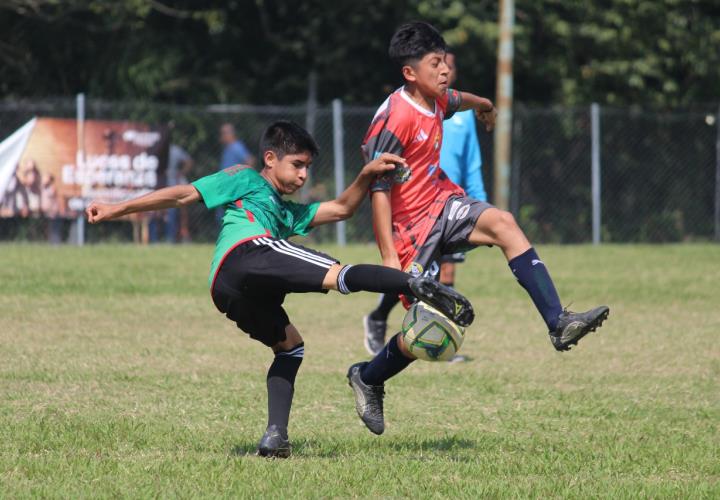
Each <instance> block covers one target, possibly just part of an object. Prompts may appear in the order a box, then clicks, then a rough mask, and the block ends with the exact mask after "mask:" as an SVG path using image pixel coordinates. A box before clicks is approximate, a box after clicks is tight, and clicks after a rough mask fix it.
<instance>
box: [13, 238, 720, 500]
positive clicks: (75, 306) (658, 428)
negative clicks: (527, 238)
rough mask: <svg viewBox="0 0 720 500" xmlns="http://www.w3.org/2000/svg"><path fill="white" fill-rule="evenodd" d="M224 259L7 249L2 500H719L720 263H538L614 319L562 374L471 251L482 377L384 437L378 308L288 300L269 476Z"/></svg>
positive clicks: (574, 251)
mask: <svg viewBox="0 0 720 500" xmlns="http://www.w3.org/2000/svg"><path fill="white" fill-rule="evenodd" d="M326 250H328V251H330V252H332V253H334V254H335V255H337V256H338V257H340V258H342V259H343V260H346V261H354V262H359V261H369V262H374V261H376V260H377V257H376V251H375V250H374V248H373V247H370V246H358V247H348V248H344V249H337V248H326ZM210 255H211V248H210V247H207V246H177V247H163V246H159V247H152V248H139V247H132V246H93V247H85V248H81V249H78V248H51V247H45V246H22V245H17V246H15V245H13V246H7V245H5V246H0V256H2V259H1V260H0V262H2V268H1V269H0V342H1V349H0V377H1V380H0V387H1V388H2V389H1V392H0V395H1V396H2V404H1V405H0V492H1V493H0V495H1V496H3V497H24V496H44V497H69V498H73V497H151V496H162V497H168V496H183V497H187V496H192V497H208V496H209V497H275V498H278V497H378V496H383V497H438V498H441V497H442V498H448V497H453V496H454V497H464V498H477V497H480V496H483V497H488V496H489V497H508V496H510V497H517V496H521V497H527V496H541V497H568V496H569V497H582V498H586V497H610V498H616V497H676V498H677V497H707V498H711V497H715V498H717V497H718V496H720V452H719V450H720V429H719V428H718V425H719V422H720V342H718V340H719V337H718V332H719V331H720V246H712V245H692V246H604V247H601V248H593V247H587V246H567V247H544V248H541V255H542V256H543V260H544V261H545V262H546V263H547V264H548V266H549V268H550V269H551V271H552V272H553V275H554V277H555V280H556V282H557V284H558V287H559V291H560V294H561V296H562V297H563V300H564V301H566V302H568V301H573V308H575V309H584V308H586V307H590V306H592V305H596V304H599V303H608V304H609V305H610V306H611V308H612V312H611V316H610V320H609V321H608V322H607V323H606V325H605V326H604V327H603V328H602V329H601V330H600V331H599V332H598V333H596V334H592V335H591V336H589V337H587V338H586V339H584V340H583V341H582V342H581V343H580V345H579V346H578V347H577V348H576V349H575V350H573V351H572V352H569V353H563V354H560V353H556V352H554V350H553V349H552V348H551V347H550V344H549V341H548V339H547V335H546V333H545V331H544V328H543V324H542V322H541V321H540V319H539V317H538V315H537V314H536V312H535V310H534V308H533V306H532V304H531V303H530V301H529V300H528V298H527V296H526V295H525V292H524V291H523V290H522V289H521V288H520V287H519V286H518V285H517V284H516V283H515V282H514V279H513V277H512V275H511V274H510V272H509V271H508V269H507V266H506V264H505V262H504V260H503V259H502V257H501V255H500V253H499V252H498V251H497V250H489V249H480V250H478V251H476V252H473V253H472V254H470V256H469V261H468V263H467V264H466V265H464V266H463V267H461V268H460V276H459V280H458V287H459V289H460V290H461V291H463V292H465V293H467V294H468V296H469V297H470V298H471V300H472V301H473V303H474V304H475V307H476V311H477V312H478V315H477V319H476V321H475V323H474V324H473V326H472V327H470V328H469V330H468V333H467V340H466V342H465V346H464V347H463V352H464V354H466V355H468V356H470V357H471V358H472V361H471V362H469V363H465V364H457V365H448V364H432V363H422V362H417V363H415V364H414V365H413V366H411V367H410V368H409V369H408V370H407V371H406V372H405V373H403V374H401V375H399V376H398V377H397V378H396V379H393V380H392V381H390V383H389V384H388V387H387V393H388V395H387V399H386V420H387V423H388V425H387V430H386V433H385V434H384V435H383V436H381V437H377V436H373V435H371V434H370V433H369V432H368V431H366V430H365V428H364V427H363V426H362V424H361V423H360V421H359V420H358V418H357V416H356V415H355V411H354V407H353V400H352V397H351V392H350V390H349V388H348V387H347V386H346V382H345V378H344V375H345V370H346V368H347V366H348V365H349V364H350V363H351V362H353V361H356V360H358V359H364V358H366V355H365V352H364V349H363V347H362V340H361V328H360V318H361V316H362V314H363V313H364V312H365V311H367V310H369V309H370V308H371V307H372V305H373V304H374V303H375V300H376V297H375V296H373V295H371V294H355V295H352V296H350V297H343V296H340V295H338V294H334V293H333V294H330V295H329V296H322V295H294V296H291V297H290V298H288V300H287V301H286V306H287V310H288V312H289V314H290V317H291V318H292V319H293V322H294V323H295V324H296V325H297V326H298V328H299V329H300V331H301V332H302V334H303V336H304V337H305V341H306V346H307V347H306V357H305V362H304V364H303V366H302V368H301V371H300V374H299V376H298V383H297V387H296V394H295V405H294V409H293V414H292V419H291V428H290V433H291V438H292V440H293V443H294V447H295V448H294V456H293V457H292V458H291V459H289V460H287V461H268V460H264V459H259V458H256V457H254V456H251V454H252V452H253V451H254V446H255V444H256V442H257V440H258V439H259V437H260V436H261V434H262V432H263V430H264V426H265V412H266V409H265V405H266V400H265V388H264V384H265V370H266V368H267V366H268V364H269V363H270V361H271V355H270V354H269V350H267V349H266V348H264V347H263V346H262V345H260V344H258V343H256V342H253V341H250V340H249V339H248V338H247V337H246V336H245V335H244V334H242V332H239V331H238V330H236V329H235V327H234V325H233V324H232V323H231V322H229V321H227V320H226V319H225V318H224V317H223V316H222V315H221V314H220V313H218V312H217V311H216V310H215V308H214V306H213V305H212V303H211V301H210V297H209V294H208V291H207V288H206V271H207V269H208V265H209V259H210ZM401 317H402V314H401V312H400V311H395V312H394V313H393V318H392V324H395V325H398V324H399V323H400V321H401Z"/></svg>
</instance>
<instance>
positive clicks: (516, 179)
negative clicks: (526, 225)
mask: <svg viewBox="0 0 720 500" xmlns="http://www.w3.org/2000/svg"><path fill="white" fill-rule="evenodd" d="M524 109H525V108H522V107H520V106H517V107H516V108H515V113H514V117H513V122H512V154H511V155H510V157H511V158H512V161H511V162H510V165H511V167H510V213H512V214H513V215H514V216H515V218H516V219H518V220H520V178H521V176H520V169H521V165H522V162H521V160H522V157H521V156H520V152H521V143H522V121H523V117H524V114H523V113H524Z"/></svg>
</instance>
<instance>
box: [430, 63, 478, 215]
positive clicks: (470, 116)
mask: <svg viewBox="0 0 720 500" xmlns="http://www.w3.org/2000/svg"><path fill="white" fill-rule="evenodd" d="M445 62H446V63H447V65H448V67H449V68H450V75H449V76H448V80H449V85H452V84H453V83H454V81H455V79H456V74H457V72H456V69H455V55H454V54H452V53H450V52H448V53H447V54H446V55H445ZM440 168H442V169H443V171H444V172H445V173H446V174H447V175H448V177H450V180H452V181H453V182H454V183H455V184H457V185H459V186H460V187H462V188H463V189H464V190H465V192H466V193H467V195H468V196H469V197H471V198H475V199H476V200H480V201H487V194H486V193H485V185H484V184H483V178H482V157H481V156H480V144H479V143H478V138H477V128H476V126H475V114H474V112H473V110H471V109H469V110H467V111H461V112H459V113H455V114H454V115H453V117H452V118H450V119H449V120H445V121H444V122H443V143H442V149H441V150H440Z"/></svg>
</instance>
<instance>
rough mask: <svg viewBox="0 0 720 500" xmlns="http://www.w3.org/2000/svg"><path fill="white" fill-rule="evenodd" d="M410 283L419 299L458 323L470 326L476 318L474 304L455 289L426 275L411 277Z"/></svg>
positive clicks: (411, 288)
mask: <svg viewBox="0 0 720 500" xmlns="http://www.w3.org/2000/svg"><path fill="white" fill-rule="evenodd" d="M408 284H409V285H410V290H412V292H413V294H415V296H416V297H417V298H418V299H420V300H422V301H423V302H425V303H427V304H430V305H431V306H432V307H434V308H435V309H437V310H438V311H440V312H441V313H443V314H444V315H445V316H447V317H448V318H450V319H451V320H452V321H453V322H455V323H457V324H458V325H460V326H470V324H472V322H473V320H474V319H475V311H473V307H472V304H471V303H470V301H469V300H468V299H466V298H465V297H464V296H463V295H461V294H459V293H458V292H456V291H455V289H453V288H450V287H449V286H446V285H443V284H442V283H440V282H439V281H435V280H434V279H432V278H427V277H424V276H420V277H418V278H411V279H410V281H408Z"/></svg>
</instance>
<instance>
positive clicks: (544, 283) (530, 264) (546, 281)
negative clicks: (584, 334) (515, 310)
mask: <svg viewBox="0 0 720 500" xmlns="http://www.w3.org/2000/svg"><path fill="white" fill-rule="evenodd" d="M508 265H509V266H510V270H511V271H512V272H513V274H514V275H515V277H516V278H517V280H518V282H519V283H520V285H522V287H523V288H524V289H525V290H527V293H528V294H529V295H530V298H531V299H532V301H533V302H534V303H535V307H537V310H538V311H539V312H540V315H541V316H542V317H543V319H544V320H545V324H546V325H547V327H548V329H549V330H550V331H551V332H552V331H554V330H555V328H556V327H557V322H558V316H559V315H560V313H561V312H562V306H561V305H560V297H558V294H557V291H556V290H555V285H554V284H553V281H552V278H550V274H548V271H547V268H546V267H545V264H544V263H543V261H541V260H540V257H538V254H537V253H536V252H535V249H534V248H530V249H529V250H528V251H527V252H525V253H523V254H521V255H518V256H517V257H515V258H514V259H512V260H511V261H510V262H509V263H508Z"/></svg>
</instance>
